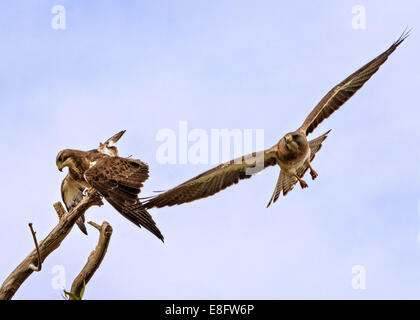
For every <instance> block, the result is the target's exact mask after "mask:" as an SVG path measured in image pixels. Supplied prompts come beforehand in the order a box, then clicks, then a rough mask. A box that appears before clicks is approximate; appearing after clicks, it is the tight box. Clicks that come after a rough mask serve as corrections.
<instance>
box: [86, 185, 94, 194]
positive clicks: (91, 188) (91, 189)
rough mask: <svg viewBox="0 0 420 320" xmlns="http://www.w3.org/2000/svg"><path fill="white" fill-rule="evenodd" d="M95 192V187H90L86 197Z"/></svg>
mask: <svg viewBox="0 0 420 320" xmlns="http://www.w3.org/2000/svg"><path fill="white" fill-rule="evenodd" d="M92 192H93V187H89V188H88V189H87V191H86V195H90V194H91V193H92Z"/></svg>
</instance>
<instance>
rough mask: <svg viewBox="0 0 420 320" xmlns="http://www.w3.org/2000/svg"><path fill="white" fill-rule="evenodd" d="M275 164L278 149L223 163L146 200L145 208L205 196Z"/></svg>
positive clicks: (180, 202)
mask: <svg viewBox="0 0 420 320" xmlns="http://www.w3.org/2000/svg"><path fill="white" fill-rule="evenodd" d="M275 164H276V148H275V147H273V148H271V149H268V150H265V151H263V152H261V153H252V154H249V155H247V156H242V157H240V158H237V159H234V160H231V161H229V162H226V163H223V164H221V165H219V166H217V167H215V168H213V169H210V170H208V171H206V172H204V173H202V174H200V175H198V176H196V177H195V178H193V179H191V180H188V181H187V182H184V183H183V184H181V185H179V186H177V187H175V188H173V189H171V190H168V191H166V192H164V193H162V194H159V195H157V196H155V197H153V198H150V199H148V200H146V201H145V202H144V207H145V208H148V209H150V208H153V207H157V208H161V207H164V206H173V205H176V204H182V203H185V202H191V201H194V200H197V199H201V198H205V197H208V196H211V195H214V194H215V193H217V192H219V191H221V190H223V189H225V188H227V187H229V186H231V185H233V184H236V183H238V181H239V180H242V179H248V178H250V177H251V176H252V175H253V174H255V173H257V172H259V171H261V170H263V169H265V168H266V167H268V166H273V165H275Z"/></svg>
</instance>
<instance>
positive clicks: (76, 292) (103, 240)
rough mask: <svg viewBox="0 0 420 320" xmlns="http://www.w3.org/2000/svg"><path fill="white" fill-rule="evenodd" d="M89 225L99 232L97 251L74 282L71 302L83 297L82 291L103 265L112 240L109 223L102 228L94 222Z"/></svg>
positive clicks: (104, 223)
mask: <svg viewBox="0 0 420 320" xmlns="http://www.w3.org/2000/svg"><path fill="white" fill-rule="evenodd" d="M89 224H90V225H92V226H93V227H95V228H96V229H98V230H99V240H98V244H97V245H96V248H95V250H93V251H92V252H91V254H90V255H89V258H88V261H87V263H86V265H85V266H84V267H83V269H82V271H80V273H79V274H78V276H77V277H76V278H75V279H74V281H73V284H72V286H71V293H72V295H71V296H70V300H74V298H73V297H74V296H75V297H81V292H82V289H83V288H84V286H86V284H87V283H88V282H89V280H90V279H91V278H92V276H93V275H94V273H95V272H96V270H98V268H99V266H100V265H101V263H102V260H103V259H104V257H105V254H106V251H107V249H108V245H109V241H110V239H111V235H112V227H111V225H110V224H109V223H108V222H106V221H104V222H103V223H102V226H99V225H97V224H96V223H94V222H92V221H90V222H89Z"/></svg>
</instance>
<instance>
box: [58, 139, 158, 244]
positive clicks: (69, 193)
mask: <svg viewBox="0 0 420 320" xmlns="http://www.w3.org/2000/svg"><path fill="white" fill-rule="evenodd" d="M123 134H124V131H121V132H120V133H118V134H116V135H115V136H113V137H111V138H110V139H108V140H107V141H106V142H105V143H104V144H100V146H99V148H98V149H94V150H91V151H79V150H71V149H65V150H62V151H60V152H59V154H58V155H57V160H56V162H57V167H58V168H59V170H60V171H61V170H62V169H63V168H64V167H68V168H69V172H68V175H67V177H66V178H65V179H64V181H63V183H62V196H63V201H64V202H65V204H66V207H67V209H68V210H71V208H72V207H74V206H75V205H76V204H77V203H78V202H79V201H80V200H81V198H82V197H83V191H84V189H85V188H94V189H96V190H97V191H98V192H99V193H100V194H101V195H102V196H103V197H104V198H105V199H106V200H107V201H108V202H109V203H110V204H111V205H112V206H113V207H114V208H115V209H116V210H117V211H118V212H120V213H121V214H122V215H123V216H124V217H125V218H127V219H128V220H130V221H131V222H133V223H134V224H136V225H137V226H139V227H144V228H146V229H147V230H149V231H150V232H152V233H153V234H154V235H155V236H156V237H158V238H159V239H161V240H162V241H163V236H162V234H161V232H160V231H159V229H158V228H157V227H156V223H155V222H154V221H153V218H152V217H151V215H150V214H149V213H148V212H147V210H146V209H145V208H143V206H142V204H141V203H140V201H139V198H138V194H139V193H140V189H141V187H143V183H144V182H145V181H146V180H147V178H148V177H149V168H148V166H147V164H145V163H143V162H142V161H140V160H135V159H129V158H122V157H119V156H118V150H117V148H116V145H115V144H116V142H117V141H118V139H120V138H121V136H122V135H123ZM82 219H84V218H82ZM83 221H84V220H83ZM80 222H81V221H80ZM80 222H79V221H78V226H79V227H80V228H81V230H82V231H84V230H83V227H82V226H81V224H80ZM83 226H84V225H83Z"/></svg>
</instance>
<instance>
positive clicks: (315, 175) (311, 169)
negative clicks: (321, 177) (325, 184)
mask: <svg viewBox="0 0 420 320" xmlns="http://www.w3.org/2000/svg"><path fill="white" fill-rule="evenodd" d="M308 167H309V170H310V173H311V177H312V180H315V179H316V177H318V173H316V171H315V170H314V169H313V168H312V167H311V164H310V163H308Z"/></svg>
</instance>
